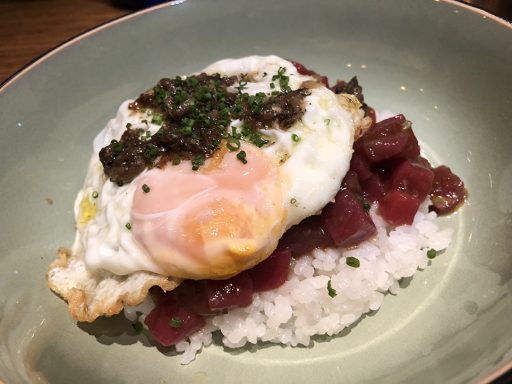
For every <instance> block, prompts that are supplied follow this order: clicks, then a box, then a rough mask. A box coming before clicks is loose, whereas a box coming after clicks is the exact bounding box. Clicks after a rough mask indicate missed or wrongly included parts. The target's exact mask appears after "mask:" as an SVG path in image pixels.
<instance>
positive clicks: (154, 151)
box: [144, 144, 160, 159]
mask: <svg viewBox="0 0 512 384" xmlns="http://www.w3.org/2000/svg"><path fill="white" fill-rule="evenodd" d="M159 153H160V150H159V149H158V147H157V146H156V145H154V144H148V146H147V147H146V150H145V151H144V156H146V157H147V158H150V159H154V158H155V157H157V156H158V154H159Z"/></svg>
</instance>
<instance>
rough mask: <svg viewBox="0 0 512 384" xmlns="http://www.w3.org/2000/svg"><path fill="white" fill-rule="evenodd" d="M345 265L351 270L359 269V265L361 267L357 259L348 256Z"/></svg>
mask: <svg viewBox="0 0 512 384" xmlns="http://www.w3.org/2000/svg"><path fill="white" fill-rule="evenodd" d="M347 265H348V266H349V267H352V268H359V265H361V263H360V262H359V259H357V258H355V257H352V256H349V257H347Z"/></svg>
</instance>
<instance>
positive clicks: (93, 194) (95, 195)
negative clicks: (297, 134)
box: [92, 191, 100, 199]
mask: <svg viewBox="0 0 512 384" xmlns="http://www.w3.org/2000/svg"><path fill="white" fill-rule="evenodd" d="M99 195H100V194H99V193H98V192H97V191H94V192H93V193H92V198H93V199H97V198H98V196H99Z"/></svg>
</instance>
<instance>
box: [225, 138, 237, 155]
mask: <svg viewBox="0 0 512 384" xmlns="http://www.w3.org/2000/svg"><path fill="white" fill-rule="evenodd" d="M226 147H228V149H229V150H230V151H231V152H233V151H238V150H239V149H240V140H238V139H236V138H234V137H230V138H228V142H227V144H226Z"/></svg>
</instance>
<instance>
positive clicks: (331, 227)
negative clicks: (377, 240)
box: [322, 190, 377, 247]
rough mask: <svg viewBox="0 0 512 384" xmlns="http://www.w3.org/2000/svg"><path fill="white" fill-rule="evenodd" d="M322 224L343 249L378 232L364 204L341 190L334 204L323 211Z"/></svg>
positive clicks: (349, 193)
mask: <svg viewBox="0 0 512 384" xmlns="http://www.w3.org/2000/svg"><path fill="white" fill-rule="evenodd" d="M322 223H323V227H324V228H325V230H326V232H327V233H328V234H329V236H331V238H332V239H333V241H334V243H335V244H336V245H338V246H341V247H350V246H352V245H356V244H358V243H360V242H362V241H364V240H367V239H369V238H370V237H372V236H373V235H375V233H376V231H377V230H376V228H375V224H374V223H373V221H372V219H371V218H370V216H369V215H368V213H367V212H366V211H365V209H364V208H363V205H362V203H361V202H360V201H359V200H358V199H356V197H355V196H354V195H353V194H352V193H351V192H349V191H348V190H340V191H339V192H338V194H337V195H336V198H335V201H334V203H330V204H328V205H327V206H326V207H325V208H324V209H323V211H322Z"/></svg>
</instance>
